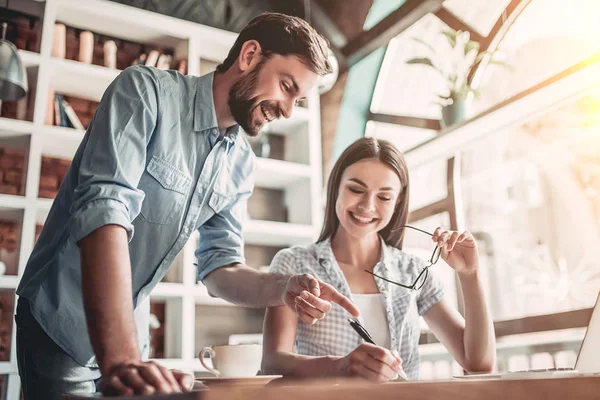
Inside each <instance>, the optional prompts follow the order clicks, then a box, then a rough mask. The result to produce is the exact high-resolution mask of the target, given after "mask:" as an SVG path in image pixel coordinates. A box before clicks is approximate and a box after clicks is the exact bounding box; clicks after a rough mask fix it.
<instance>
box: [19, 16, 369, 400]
mask: <svg viewBox="0 0 600 400" xmlns="http://www.w3.org/2000/svg"><path fill="white" fill-rule="evenodd" d="M327 52H328V47H327V43H326V42H325V41H324V39H323V38H322V37H321V36H319V35H318V34H317V33H316V32H315V31H314V30H313V29H312V28H311V27H310V26H309V25H308V24H307V23H306V22H305V21H303V20H301V19H299V18H295V17H291V16H287V15H283V14H275V13H267V14H263V15H260V16H258V17H257V18H255V19H254V20H252V21H251V22H250V23H249V24H248V25H247V26H246V27H245V28H244V29H243V30H242V31H241V33H240V34H239V37H238V38H237V40H236V42H235V44H234V45H233V47H232V49H231V51H230V52H229V55H228V56H227V59H226V60H225V61H224V62H223V64H221V65H219V66H218V67H217V70H216V72H214V73H210V74H208V75H204V76H201V77H194V76H183V75H181V74H179V73H177V72H175V71H160V70H158V69H156V68H152V67H145V66H135V67H130V68H127V69H126V70H124V71H123V72H122V73H121V74H120V75H119V76H118V77H117V78H116V79H115V80H114V82H112V83H111V85H110V86H109V87H108V89H107V90H106V92H105V93H104V96H103V98H102V100H101V102H100V104H99V106H98V108H97V110H96V113H95V115H94V118H93V120H92V122H91V123H90V126H89V128H88V130H87V132H86V134H85V136H84V138H83V140H82V142H81V145H80V146H79V149H78V150H77V152H76V154H75V156H74V158H73V161H72V164H71V167H70V169H69V171H68V173H67V175H66V177H65V179H64V181H63V183H62V185H61V187H60V189H59V192H58V195H57V197H56V199H55V201H54V203H53V205H52V208H51V210H50V213H49V215H48V218H47V220H46V224H45V226H44V229H43V231H42V232H41V234H40V236H39V239H38V241H37V243H36V245H35V248H34V250H33V252H32V254H31V256H30V258H29V261H28V263H27V266H26V269H25V272H24V274H23V278H22V280H21V282H20V285H19V287H18V290H17V294H18V295H19V300H18V305H17V314H16V322H17V353H18V356H17V359H18V366H19V374H20V376H21V380H22V385H23V392H24V397H25V400H31V399H59V398H60V397H61V395H62V394H63V393H74V392H95V391H96V389H97V388H99V389H100V390H101V391H102V392H103V393H105V394H124V395H131V394H152V393H172V392H180V391H185V390H189V388H190V387H191V384H192V383H193V377H192V376H190V375H187V374H184V373H181V372H178V371H171V370H167V369H166V368H164V367H162V366H160V365H159V364H156V363H154V362H149V361H145V360H146V359H147V350H148V341H149V338H148V332H149V329H148V323H149V295H150V292H151V291H152V288H154V287H155V286H156V284H157V283H158V282H160V280H161V279H162V277H163V276H164V275H165V273H166V272H167V270H168V268H169V266H170V265H171V263H172V261H173V259H174V258H175V256H176V255H177V253H179V252H180V250H181V249H182V248H183V246H184V244H185V243H186V242H187V240H188V238H189V236H190V234H191V233H192V232H193V231H194V230H198V231H199V233H200V240H199V245H198V249H197V251H196V258H197V259H198V280H199V281H202V282H203V283H204V284H205V285H206V286H207V288H208V291H209V293H210V294H211V295H213V296H219V297H222V298H224V299H226V300H228V301H231V302H233V303H236V304H239V305H244V306H250V307H268V306H278V305H285V306H287V307H290V308H291V309H292V310H293V311H294V312H295V313H297V315H298V317H299V318H300V319H302V320H303V321H304V322H306V323H309V324H312V323H314V322H315V321H317V320H318V319H321V318H323V317H324V315H325V314H326V313H327V312H328V311H329V310H330V309H331V307H332V305H331V302H332V301H333V302H336V303H338V304H340V305H341V306H342V307H344V308H346V309H347V310H348V311H349V312H350V313H351V314H353V315H355V316H356V315H358V310H357V309H356V308H355V307H354V306H353V305H352V303H351V302H350V301H349V300H348V299H347V298H346V297H344V296H342V295H341V294H339V293H338V292H337V291H336V290H335V289H334V288H333V287H331V286H330V285H327V284H325V283H323V282H320V281H318V280H317V279H315V278H314V277H312V276H310V275H295V276H289V275H288V276H285V275H269V274H264V273H260V272H258V271H257V270H255V269H253V268H250V267H248V266H246V265H245V260H244V257H243V239H242V220H243V217H244V215H245V213H246V205H247V199H248V197H249V196H250V194H251V193H252V190H253V187H254V180H253V172H254V169H255V162H256V161H255V158H254V155H253V153H252V150H251V148H250V146H249V143H248V141H247V139H246V137H245V134H247V135H249V136H255V135H257V134H258V133H259V131H260V129H261V127H262V126H263V125H264V124H265V123H267V122H269V121H272V120H274V119H277V118H281V117H284V118H289V117H290V116H291V115H292V109H293V107H294V105H295V103H296V101H297V100H299V99H301V98H302V97H303V96H305V95H306V93H307V92H308V91H309V90H310V88H311V87H312V86H314V84H315V83H316V81H317V78H318V77H319V75H324V74H326V73H328V72H330V70H331V66H330V65H329V63H328V61H327ZM244 132H245V133H244ZM300 299H304V300H300ZM205 323H209V321H205Z"/></svg>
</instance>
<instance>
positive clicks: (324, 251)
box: [315, 236, 393, 270]
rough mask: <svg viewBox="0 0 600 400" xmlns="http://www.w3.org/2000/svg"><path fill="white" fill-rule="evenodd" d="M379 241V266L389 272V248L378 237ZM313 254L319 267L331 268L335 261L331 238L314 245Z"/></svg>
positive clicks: (390, 255) (391, 260)
mask: <svg viewBox="0 0 600 400" xmlns="http://www.w3.org/2000/svg"><path fill="white" fill-rule="evenodd" d="M379 241H380V243H381V260H379V262H380V264H381V265H383V267H385V269H386V270H390V269H391V268H392V262H393V257H392V254H391V250H390V248H389V246H388V245H387V244H386V243H385V241H384V240H383V238H382V237H381V236H379ZM315 246H316V247H315V253H316V256H317V260H318V261H319V263H320V264H321V265H324V264H325V265H326V266H331V265H333V260H334V259H335V255H334V254H333V250H332V249H331V238H330V237H328V238H327V239H325V240H323V241H322V242H318V243H316V245H315ZM325 260H326V261H328V262H327V263H323V261H325Z"/></svg>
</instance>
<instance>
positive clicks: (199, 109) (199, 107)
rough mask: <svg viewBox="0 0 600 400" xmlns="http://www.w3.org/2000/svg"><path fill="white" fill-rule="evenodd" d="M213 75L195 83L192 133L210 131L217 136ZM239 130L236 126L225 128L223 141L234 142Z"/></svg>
mask: <svg viewBox="0 0 600 400" xmlns="http://www.w3.org/2000/svg"><path fill="white" fill-rule="evenodd" d="M214 76H215V73H214V72H210V73H208V74H206V75H203V76H201V77H199V78H198V80H197V81H196V97H195V98H194V131H196V132H201V131H210V132H211V134H213V135H216V136H218V135H219V129H218V123H217V113H216V111H215V101H214V96H213V80H214ZM240 130H241V128H240V126H239V125H238V124H235V125H233V126H230V127H229V128H227V132H226V134H225V138H224V139H225V140H230V141H231V142H232V143H233V142H235V141H236V140H235V139H236V137H237V136H238V134H239V132H240Z"/></svg>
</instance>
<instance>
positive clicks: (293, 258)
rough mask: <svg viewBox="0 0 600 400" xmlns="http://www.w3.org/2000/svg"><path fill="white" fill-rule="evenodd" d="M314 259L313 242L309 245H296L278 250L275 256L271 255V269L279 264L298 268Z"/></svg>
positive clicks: (314, 249) (314, 248)
mask: <svg viewBox="0 0 600 400" xmlns="http://www.w3.org/2000/svg"><path fill="white" fill-rule="evenodd" d="M316 259H317V257H316V247H315V244H314V243H313V244H309V245H296V246H292V247H288V248H286V249H282V250H279V251H278V252H277V254H275V257H273V261H272V262H271V269H273V268H277V267H280V266H287V267H289V268H300V267H301V266H302V265H305V264H310V263H311V262H312V261H313V260H314V261H316Z"/></svg>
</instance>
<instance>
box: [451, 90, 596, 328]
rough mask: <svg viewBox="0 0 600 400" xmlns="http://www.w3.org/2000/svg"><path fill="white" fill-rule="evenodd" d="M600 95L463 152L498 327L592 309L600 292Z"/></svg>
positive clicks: (471, 214) (468, 198) (467, 195)
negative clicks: (529, 318) (514, 320)
mask: <svg viewBox="0 0 600 400" xmlns="http://www.w3.org/2000/svg"><path fill="white" fill-rule="evenodd" d="M599 111H600V90H597V91H596V92H595V93H592V94H589V95H587V96H585V97H582V98H579V99H576V100H573V101H572V102H571V103H569V104H567V105H563V106H562V107H560V108H558V109H556V110H552V111H549V112H548V113H547V114H545V115H542V116H540V117H538V118H536V119H535V120H532V121H530V122H527V123H524V124H523V125H521V126H519V127H516V128H510V129H507V130H503V131H500V132H498V133H496V134H493V135H490V136H488V137H486V138H485V139H483V140H481V141H479V142H476V143H474V144H472V145H471V146H470V147H469V148H468V149H466V150H465V151H464V152H463V163H462V174H463V175H462V176H463V181H462V188H463V198H464V207H465V220H466V226H467V227H468V229H469V230H470V231H472V232H479V233H480V234H481V235H482V237H483V235H488V237H487V246H486V247H485V248H484V249H483V250H482V251H481V253H482V254H483V256H482V257H483V258H484V262H486V263H487V264H488V266H489V274H490V282H491V284H492V286H491V289H492V290H491V303H492V305H493V307H492V308H493V314H494V317H495V319H505V318H518V317H523V316H528V315H536V314H546V313H555V312H560V311H567V310H573V309H580V308H585V307H591V306H593V304H594V301H595V300H596V297H597V295H598V289H599V288H600V266H599V265H598V256H597V244H598V242H600V118H599V116H598V115H599Z"/></svg>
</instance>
